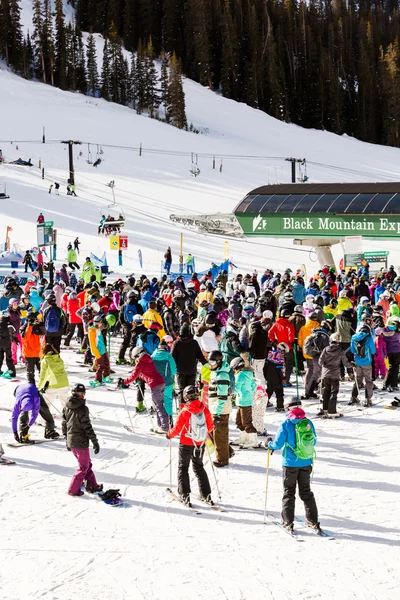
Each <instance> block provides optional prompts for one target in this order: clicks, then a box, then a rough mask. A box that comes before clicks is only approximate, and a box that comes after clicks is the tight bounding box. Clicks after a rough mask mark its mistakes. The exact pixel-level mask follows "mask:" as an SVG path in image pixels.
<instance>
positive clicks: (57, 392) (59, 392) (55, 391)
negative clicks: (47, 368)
mask: <svg viewBox="0 0 400 600" xmlns="http://www.w3.org/2000/svg"><path fill="white" fill-rule="evenodd" d="M43 396H44V399H45V400H46V402H47V404H48V406H49V407H51V405H54V404H55V401H56V399H57V398H58V399H59V401H60V404H61V410H62V409H63V408H64V407H65V405H66V404H67V401H68V396H69V388H68V387H62V388H48V389H47V390H46V392H45V393H44V394H43Z"/></svg>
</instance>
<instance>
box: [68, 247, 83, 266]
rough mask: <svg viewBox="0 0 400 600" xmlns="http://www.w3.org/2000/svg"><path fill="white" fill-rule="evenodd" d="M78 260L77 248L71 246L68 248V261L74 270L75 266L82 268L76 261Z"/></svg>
mask: <svg viewBox="0 0 400 600" xmlns="http://www.w3.org/2000/svg"><path fill="white" fill-rule="evenodd" d="M77 260H78V254H77V252H76V250H74V249H73V248H72V246H71V247H70V248H69V250H68V254H67V261H68V266H69V268H70V269H72V270H73V271H75V267H76V268H77V269H78V270H79V268H80V267H79V265H78V263H77V262H76V261H77Z"/></svg>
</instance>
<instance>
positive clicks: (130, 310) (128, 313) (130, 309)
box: [124, 304, 137, 324]
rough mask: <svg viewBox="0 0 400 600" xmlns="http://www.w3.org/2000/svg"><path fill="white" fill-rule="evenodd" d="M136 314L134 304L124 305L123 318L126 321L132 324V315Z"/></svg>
mask: <svg viewBox="0 0 400 600" xmlns="http://www.w3.org/2000/svg"><path fill="white" fill-rule="evenodd" d="M135 315H137V309H136V306H135V305H134V304H125V306H124V319H125V321H126V322H127V323H130V324H132V321H133V317H134V316H135Z"/></svg>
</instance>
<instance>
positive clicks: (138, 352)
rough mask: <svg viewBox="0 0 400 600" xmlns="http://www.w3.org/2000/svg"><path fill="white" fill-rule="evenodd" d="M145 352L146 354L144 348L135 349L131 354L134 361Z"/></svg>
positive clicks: (137, 347)
mask: <svg viewBox="0 0 400 600" xmlns="http://www.w3.org/2000/svg"><path fill="white" fill-rule="evenodd" d="M144 352H145V349H144V348H143V347H142V346H136V348H134V349H133V351H132V353H131V357H132V359H133V360H135V358H139V356H140V355H141V354H143V353H144Z"/></svg>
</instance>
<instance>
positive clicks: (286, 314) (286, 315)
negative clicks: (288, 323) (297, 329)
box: [281, 308, 292, 318]
mask: <svg viewBox="0 0 400 600" xmlns="http://www.w3.org/2000/svg"><path fill="white" fill-rule="evenodd" d="M291 316H292V313H291V312H290V310H288V309H287V308H284V309H283V310H281V317H284V318H289V317H291Z"/></svg>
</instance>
